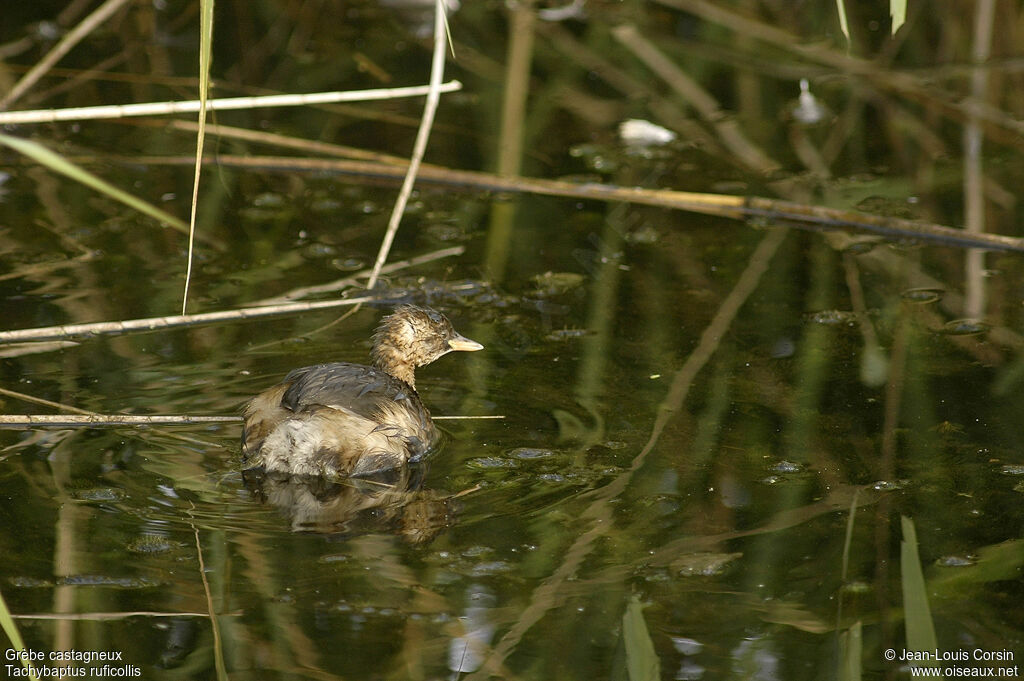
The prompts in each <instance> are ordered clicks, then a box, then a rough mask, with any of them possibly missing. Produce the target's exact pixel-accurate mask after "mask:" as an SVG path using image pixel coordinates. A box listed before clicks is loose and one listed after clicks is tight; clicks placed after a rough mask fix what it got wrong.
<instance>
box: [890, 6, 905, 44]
mask: <svg viewBox="0 0 1024 681" xmlns="http://www.w3.org/2000/svg"><path fill="white" fill-rule="evenodd" d="M889 16H891V17H892V29H891V30H892V35H896V31H898V30H900V26H902V25H903V24H905V23H906V21H907V0H889Z"/></svg>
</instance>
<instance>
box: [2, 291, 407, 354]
mask: <svg viewBox="0 0 1024 681" xmlns="http://www.w3.org/2000/svg"><path fill="white" fill-rule="evenodd" d="M387 302H393V301H391V300H389V299H387V298H377V297H375V296H364V297H362V298H347V299H344V300H324V301H320V302H315V303H291V304H288V305H270V306H267V307H249V308H244V309H241V310H223V311H221V312H205V313H203V314H190V315H175V316H169V317H149V318H146V319H126V320H122V321H117V322H94V323H91V324H65V325H62V326H44V327H40V328H36V329H19V330H16V331H0V343H14V342H19V341H29V340H32V341H38V340H63V339H67V338H75V337H79V336H112V335H118V334H122V333H132V332H137V331H155V330H157V329H173V328H177V327H183V326H196V325H198V324H213V323H215V322H231V321H243V320H247V319H260V318H262V317H274V316H280V315H286V314H292V313H295V312H311V311H313V310H325V309H329V308H332V307H344V306H347V305H361V304H362V303H387Z"/></svg>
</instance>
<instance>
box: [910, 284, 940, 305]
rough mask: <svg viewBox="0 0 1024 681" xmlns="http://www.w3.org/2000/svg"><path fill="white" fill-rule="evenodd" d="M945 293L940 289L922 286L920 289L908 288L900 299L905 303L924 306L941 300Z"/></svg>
mask: <svg viewBox="0 0 1024 681" xmlns="http://www.w3.org/2000/svg"><path fill="white" fill-rule="evenodd" d="M945 293H946V292H945V291H944V290H943V289H941V288H932V287H929V286H923V287H921V288H908V289H907V290H906V291H904V292H903V293H901V294H900V298H902V299H903V300H905V301H907V302H908V303H916V304H918V305H925V304H927V303H934V302H936V301H938V300H941V299H942V296H943V295H944V294H945Z"/></svg>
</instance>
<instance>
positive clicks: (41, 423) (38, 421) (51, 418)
mask: <svg viewBox="0 0 1024 681" xmlns="http://www.w3.org/2000/svg"><path fill="white" fill-rule="evenodd" d="M241 422H242V417H241V416H181V415H168V416H161V415H152V416H145V415H139V414H2V415H0V428H10V427H16V428H41V427H47V428H76V427H84V426H88V427H97V426H194V425H202V424H211V423H241Z"/></svg>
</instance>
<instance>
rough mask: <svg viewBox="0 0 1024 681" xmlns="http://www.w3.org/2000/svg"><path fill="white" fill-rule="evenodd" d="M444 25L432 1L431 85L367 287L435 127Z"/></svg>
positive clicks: (440, 6)
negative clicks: (432, 51)
mask: <svg viewBox="0 0 1024 681" xmlns="http://www.w3.org/2000/svg"><path fill="white" fill-rule="evenodd" d="M445 25H446V16H445V3H444V0H435V2H434V54H433V58H432V59H431V63H430V85H429V92H428V93H427V101H426V102H425V103H424V105H423V118H422V119H421V120H420V127H419V130H417V132H416V142H415V143H414V144H413V150H412V158H410V159H409V165H408V168H407V169H406V173H405V178H404V179H403V180H402V189H401V190H400V191H399V192H398V198H397V199H396V200H395V206H394V208H393V209H392V211H391V218H390V219H389V220H388V228H387V231H386V232H384V238H383V239H382V240H381V244H380V250H379V251H378V253H377V260H376V261H375V262H374V264H373V272H372V273H371V274H370V279H369V281H368V282H367V284H366V288H368V289H371V290H372V289H373V287H374V286H376V284H377V277H378V276H380V270H381V268H382V267H384V263H385V262H386V261H387V259H388V253H390V252H391V244H392V243H394V240H395V233H396V232H398V225H399V223H400V222H401V221H402V215H404V214H405V206H406V204H407V203H408V201H409V196H410V195H411V194H412V187H413V184H414V183H415V182H416V173H417V172H418V171H419V168H420V163H422V162H423V155H424V154H425V153H426V151H427V141H428V140H429V139H430V130H431V128H433V127H434V115H435V114H436V113H437V106H438V103H439V102H440V101H441V79H442V78H444V52H445V47H447V43H446V42H445V40H444V31H445Z"/></svg>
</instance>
